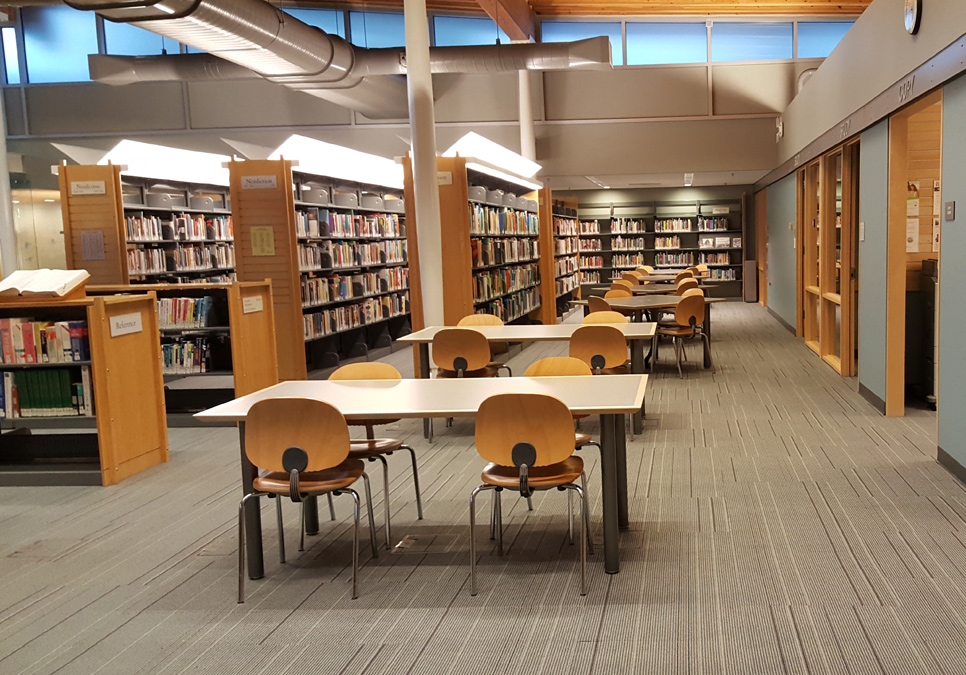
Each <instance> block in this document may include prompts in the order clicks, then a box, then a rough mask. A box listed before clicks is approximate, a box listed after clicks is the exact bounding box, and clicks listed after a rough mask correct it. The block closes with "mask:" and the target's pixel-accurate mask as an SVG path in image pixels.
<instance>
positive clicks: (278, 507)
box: [275, 495, 285, 563]
mask: <svg viewBox="0 0 966 675" xmlns="http://www.w3.org/2000/svg"><path fill="white" fill-rule="evenodd" d="M275 515H276V517H277V519H278V561H279V562H280V563H284V562H285V528H284V527H283V526H282V497H281V495H275Z"/></svg>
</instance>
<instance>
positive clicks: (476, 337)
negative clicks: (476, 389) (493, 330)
mask: <svg viewBox="0 0 966 675" xmlns="http://www.w3.org/2000/svg"><path fill="white" fill-rule="evenodd" d="M491 356H492V355H491V353H490V343H489V342H487V339H486V336H485V335H483V333H480V332H479V331H475V330H473V329H471V328H444V329H443V330H441V331H439V332H438V333H436V335H435V336H433V363H435V364H436V368H437V372H436V377H496V376H497V375H498V374H499V370H498V369H497V367H496V366H493V365H490V364H491V362H492V360H491V358H490V357H491Z"/></svg>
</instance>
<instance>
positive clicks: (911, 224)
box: [906, 218, 919, 253]
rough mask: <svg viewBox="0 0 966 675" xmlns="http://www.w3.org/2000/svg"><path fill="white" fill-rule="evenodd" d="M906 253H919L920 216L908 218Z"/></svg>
mask: <svg viewBox="0 0 966 675" xmlns="http://www.w3.org/2000/svg"><path fill="white" fill-rule="evenodd" d="M906 253H919V218H906Z"/></svg>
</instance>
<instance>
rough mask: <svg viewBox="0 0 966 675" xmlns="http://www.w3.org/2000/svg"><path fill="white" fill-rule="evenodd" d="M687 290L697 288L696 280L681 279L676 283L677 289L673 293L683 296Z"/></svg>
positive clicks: (691, 278) (690, 278)
mask: <svg viewBox="0 0 966 675" xmlns="http://www.w3.org/2000/svg"><path fill="white" fill-rule="evenodd" d="M689 288H698V280H697V279H695V278H694V277H688V278H686V279H681V281H679V282H678V287H677V290H676V291H675V294H676V295H684V292H685V291H686V290H688V289H689Z"/></svg>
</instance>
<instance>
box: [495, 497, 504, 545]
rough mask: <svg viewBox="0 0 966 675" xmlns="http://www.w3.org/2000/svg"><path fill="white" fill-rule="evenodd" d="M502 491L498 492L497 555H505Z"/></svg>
mask: <svg viewBox="0 0 966 675" xmlns="http://www.w3.org/2000/svg"><path fill="white" fill-rule="evenodd" d="M502 494H503V491H502V490H496V554H497V555H499V556H502V555H503V499H502V497H501V496H502Z"/></svg>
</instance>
